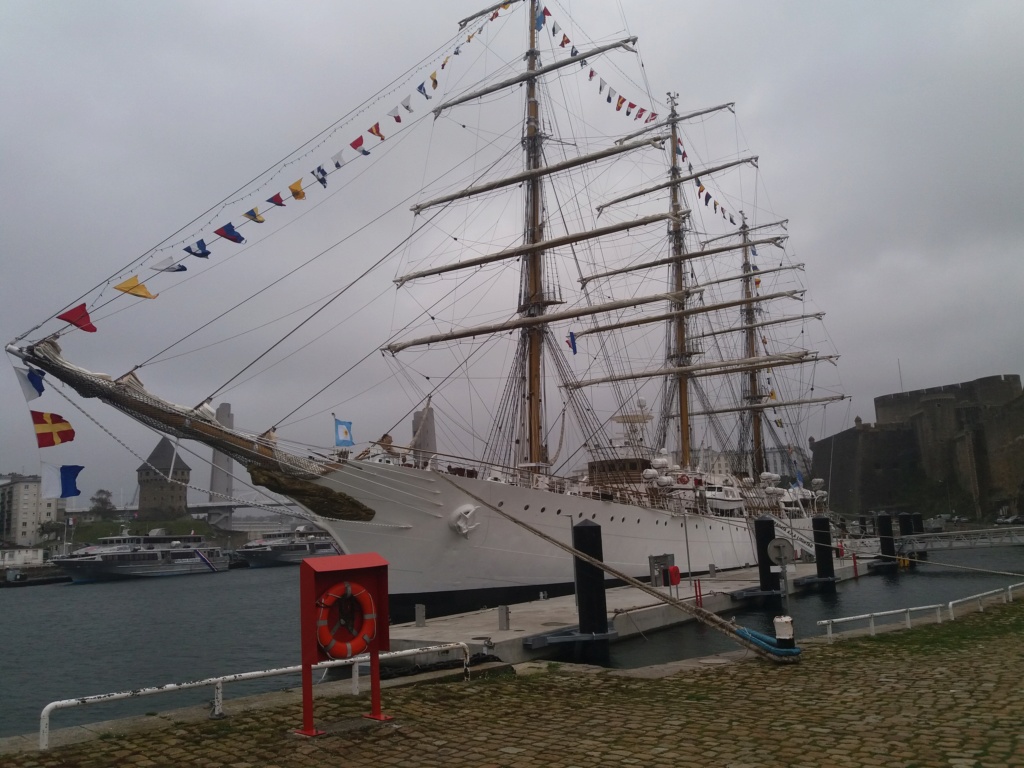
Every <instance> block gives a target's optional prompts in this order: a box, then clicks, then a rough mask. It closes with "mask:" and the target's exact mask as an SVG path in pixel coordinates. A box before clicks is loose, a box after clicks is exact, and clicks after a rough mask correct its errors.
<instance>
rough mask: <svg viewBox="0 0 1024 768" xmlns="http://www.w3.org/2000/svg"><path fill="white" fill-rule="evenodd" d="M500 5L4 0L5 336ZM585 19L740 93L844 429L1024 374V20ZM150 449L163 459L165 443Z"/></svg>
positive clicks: (129, 462)
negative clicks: (905, 393)
mask: <svg viewBox="0 0 1024 768" xmlns="http://www.w3.org/2000/svg"><path fill="white" fill-rule="evenodd" d="M483 5H484V4H482V3H476V2H469V1H467V0H447V2H445V3H424V2H406V1H405V0H401V1H399V0H395V1H394V2H388V1H387V0H381V2H378V3H375V4H360V5H356V4H352V3H344V4H342V3H337V2H305V3H294V4H288V5H287V6H283V5H281V4H270V3H262V2H258V1H257V2H251V1H250V2H244V3H243V2H217V3H210V2H161V1H159V0H151V1H150V2H146V3H138V2H134V1H125V2H107V1H94V2H88V3H70V2H47V1H46V0H42V1H40V0H32V1H31V2H29V1H28V0H25V1H24V2H12V1H11V0H0V13H2V15H3V19H4V22H3V24H2V25H0V64H2V71H3V73H4V76H3V78H2V79H0V104H2V105H3V108H2V110H0V140H2V141H0V179H3V183H4V187H5V190H4V191H5V195H4V204H3V206H2V207H0V259H2V266H3V272H2V274H3V277H2V279H0V329H2V335H3V337H4V340H5V341H8V340H11V339H13V338H14V337H15V336H17V335H19V334H21V333H22V332H24V331H26V330H28V329H29V328H31V327H32V326H33V325H35V324H36V323H38V322H40V321H41V320H43V319H45V318H46V317H47V316H49V314H50V313H51V312H52V311H54V310H55V309H57V308H59V307H61V306H64V305H65V304H67V303H68V302H70V301H71V300H72V299H74V298H75V297H77V296H78V295H80V293H82V292H84V290H85V289H87V288H89V287H91V286H93V285H94V284H95V283H97V282H98V281H100V280H101V279H102V278H104V277H106V276H107V275H108V274H109V273H110V272H111V271H113V270H115V269H116V268H117V267H119V266H120V265H122V264H125V263H127V262H128V261H130V260H131V259H132V258H134V257H135V256H137V255H139V254H140V253H142V252H144V251H145V250H146V249H147V248H149V247H150V246H152V245H154V244H156V243H157V242H159V241H160V240H162V239H163V238H164V237H165V236H167V235H169V234H171V233H172V232H174V231H175V230H177V229H178V228H179V227H181V226H183V225H185V224H187V223H188V222H189V221H191V220H192V218H194V217H195V216H197V215H199V214H200V213H201V212H202V211H204V210H205V209H206V208H207V207H208V206H210V205H212V204H214V203H215V202H216V201H218V200H220V199H221V198H223V197H224V196H226V195H228V194H229V193H230V192H231V191H232V190H234V189H235V188H236V187H239V186H241V185H242V184H244V183H245V182H246V181H248V180H249V179H250V178H252V177H254V176H256V175H257V174H259V173H260V172H261V171H263V170H264V169H265V168H267V167H268V166H270V165H271V164H272V163H273V162H275V161H276V160H278V159H279V158H281V157H284V156H285V155H287V154H288V153H289V152H291V151H292V150H293V149H294V148H295V147H298V146H300V145H301V144H302V143H303V142H304V141H306V140H307V139H309V138H310V137H312V136H314V135H315V134H316V133H317V132H318V131H320V130H321V129H322V128H325V127H326V126H328V125H330V124H332V123H333V122H334V121H335V120H337V119H338V118H339V117H341V116H342V115H344V114H346V113H347V112H348V111H349V110H351V109H352V108H354V107H355V106H356V105H358V104H359V103H360V102H362V101H363V100H364V99H365V98H367V97H369V96H370V95H371V94H373V93H375V92H377V91H378V90H379V89H381V88H382V87H384V86H385V85H386V84H387V83H389V82H390V81H391V80H392V78H394V77H396V76H397V75H399V74H400V73H401V72H403V71H405V70H406V69H407V68H408V67H409V66H411V65H412V64H413V63H415V62H416V61H418V60H419V59H421V58H423V57H424V56H427V55H428V54H429V53H431V52H432V51H434V50H435V49H436V48H437V47H438V46H440V45H442V44H443V43H444V42H445V41H446V40H448V39H449V38H450V37H451V36H452V35H453V34H454V33H455V30H456V22H457V21H458V20H459V19H461V18H462V17H463V16H467V15H469V14H471V13H473V12H475V11H477V10H480V9H481V8H482V7H483ZM552 5H553V7H554V4H552ZM562 7H563V8H565V9H567V12H568V13H571V15H572V18H574V19H575V21H576V22H577V23H579V24H582V25H583V28H584V29H585V30H586V32H587V33H588V34H589V35H590V36H592V37H593V38H597V39H612V38H614V37H615V36H616V35H617V34H619V33H620V32H622V31H623V30H626V29H628V31H629V32H630V33H632V34H636V35H638V36H639V38H640V40H639V44H638V45H639V50H640V52H641V55H642V58H643V63H644V66H645V74H646V78H647V80H648V82H649V83H650V85H651V89H652V91H653V92H654V93H656V94H663V93H664V92H665V91H667V90H677V91H679V92H680V101H681V105H682V107H683V108H684V109H689V108H697V107H702V106H707V105H713V104H719V103H722V102H725V101H735V102H736V104H737V106H736V110H737V116H738V117H737V124H738V126H739V128H740V130H741V131H742V138H743V140H744V142H745V143H746V145H747V146H749V148H750V150H751V151H752V152H754V153H755V154H758V155H759V156H760V158H761V160H760V169H761V173H762V179H763V183H764V185H765V188H766V189H767V192H768V194H769V195H770V198H771V207H772V208H773V209H774V210H775V211H777V212H779V213H781V214H782V215H784V216H785V217H787V218H788V219H789V220H790V230H789V231H790V242H789V249H790V251H791V253H793V254H794V255H795V258H796V260H798V261H802V262H805V263H806V264H807V272H806V274H805V275H804V276H803V278H804V281H805V283H806V285H807V287H808V289H809V291H810V294H811V295H813V301H814V304H815V305H816V306H817V307H818V308H820V309H822V310H824V311H825V312H827V317H826V319H825V323H826V326H827V328H828V330H829V333H830V335H831V338H832V340H833V342H834V344H835V347H836V348H837V350H838V351H839V353H840V354H841V355H842V357H841V359H840V361H839V371H840V376H841V380H842V387H843V389H844V390H845V392H846V393H847V394H849V395H850V396H851V397H852V404H851V405H850V406H849V407H847V406H846V405H845V404H844V405H842V406H841V407H837V408H833V409H832V410H831V411H830V422H829V424H828V426H827V429H828V430H829V431H837V430H839V429H843V428H846V427H848V426H852V422H853V418H854V416H857V415H859V416H861V417H863V418H864V419H865V420H866V421H871V420H873V419H874V409H873V404H872V400H873V398H874V397H876V396H878V395H882V394H886V393H891V392H896V391H899V390H900V389H901V388H902V389H916V388H923V387H932V386H938V385H941V384H947V383H952V382H958V381H965V380H970V379H974V378H978V377H982V376H990V375H995V374H1004V373H1005V374H1024V329H1022V321H1021V311H1020V303H1019V302H1020V296H1021V292H1022V289H1024V216H1021V214H1020V212H1019V210H1018V208H1019V206H1020V204H1021V202H1022V199H1024V149H1022V135H1024V132H1022V125H1024V88H1022V87H1021V82H1022V80H1024V45H1022V44H1021V40H1022V39H1024V3H1022V2H1018V1H1017V0H1007V1H1006V2H983V1H978V0H973V1H972V2H943V1H942V0H920V1H918V2H909V1H902V2H900V1H896V2H891V1H889V0H886V1H884V2H883V1H882V0H877V1H863V0H859V1H858V2H831V3H822V2H817V0H799V1H797V0H794V1H790V2H753V1H750V2H738V1H734V0H718V1H717V2H689V1H688V2H679V0H671V1H666V2H655V1H653V0H622V2H621V3H618V4H616V3H612V2H599V1H597V0H587V2H576V3H571V2H569V3H565V4H563V6H562ZM591 18H593V20H592V21H591ZM166 317H167V320H166V322H167V323H168V324H173V323H175V322H177V321H176V320H174V316H173V315H170V314H169V315H167V316H166ZM179 320H180V322H181V330H187V328H188V327H190V326H189V324H188V320H189V318H188V317H181V318H179ZM122 332H135V330H134V329H129V330H128V331H122ZM138 332H142V331H138ZM172 336H173V334H172ZM117 338H118V337H117V336H116V335H111V336H107V337H106V340H107V343H108V344H117V343H118V342H117ZM82 362H83V363H86V362H88V363H92V360H90V361H82ZM140 362H141V361H140ZM89 367H97V368H99V367H101V366H94V365H91V364H90V366H89ZM110 372H111V373H122V372H123V371H110ZM190 373H195V372H194V371H192V372H190ZM161 394H165V395H166V396H168V397H169V398H170V399H176V397H175V394H174V393H173V391H172V392H162V393H161ZM189 396H192V393H191V392H189V393H188V394H187V395H183V399H186V398H187V397H189ZM0 398H2V402H3V403H4V407H3V409H2V411H0V413H2V415H0V472H10V471H17V472H21V471H24V472H28V473H34V472H37V471H38V466H39V457H40V452H39V451H38V450H37V449H36V447H35V441H34V438H33V433H32V428H31V425H30V421H29V417H28V413H27V410H28V409H27V408H26V407H25V405H24V400H23V397H22V394H21V391H20V389H19V386H18V383H17V381H16V379H15V376H14V373H13V372H12V371H11V370H10V368H8V370H7V371H6V373H4V374H3V375H0ZM38 402H42V401H41V400H40V401H38ZM403 405H404V404H403ZM47 407H48V409H51V410H54V411H57V412H60V413H62V414H63V415H65V416H70V415H71V414H72V413H73V412H74V411H73V410H72V409H71V408H70V407H69V406H68V404H66V403H64V404H63V405H62V404H61V402H60V401H53V402H48V404H47ZM62 408H63V410H62ZM237 412H238V411H237V408H236V413H237ZM276 415H280V414H276ZM275 417H276V416H275ZM240 420H241V421H242V422H243V423H250V422H255V424H254V426H266V424H261V422H260V421H259V419H258V418H253V417H252V416H251V415H250V418H249V419H246V418H245V416H244V415H242V417H241V419H240ZM385 426H386V425H385ZM76 427H77V424H76ZM83 435H85V437H86V439H88V440H89V441H90V442H89V445H88V446H86V449H85V450H88V455H89V461H88V462H82V461H80V463H88V465H89V471H88V475H87V476H83V483H82V488H83V491H84V492H85V496H86V497H87V496H88V495H90V494H91V493H92V492H94V491H95V490H96V489H97V488H101V487H103V488H109V489H112V490H114V492H115V500H117V498H118V496H119V495H120V493H121V492H122V489H123V493H124V495H125V496H130V495H131V493H132V491H133V489H134V486H135V480H134V471H135V469H136V467H137V466H138V464H139V462H138V460H137V459H135V458H134V457H133V456H132V455H131V454H129V453H127V452H125V451H124V450H123V449H121V448H120V447H119V446H117V445H116V444H114V443H113V441H111V440H110V439H109V438H108V437H106V436H105V435H103V434H102V433H101V432H100V431H99V430H98V429H94V428H92V427H90V426H86V427H85V428H84V432H83ZM818 436H819V437H820V436H823V435H820V434H819V435H818ZM357 437H358V435H357ZM369 437H371V435H364V436H362V439H367V438H369ZM133 439H134V440H135V441H136V444H135V445H134V446H133V447H134V448H135V449H136V450H137V451H144V452H147V453H148V451H149V450H151V448H152V446H153V445H155V443H156V438H152V437H149V436H146V435H145V434H144V433H141V436H140V433H133ZM325 442H326V440H325ZM76 443H78V441H76ZM70 447H71V446H68V448H69V449H70ZM76 448H78V449H79V450H82V444H80V443H79V444H78V445H77V446H76ZM43 458H44V460H45V461H52V462H54V463H61V461H62V460H65V459H63V458H61V459H58V458H56V457H51V456H49V455H44V457H43ZM76 458H77V459H78V460H81V455H80V454H79V455H78V456H77V457H76ZM190 463H193V466H194V468H195V462H190Z"/></svg>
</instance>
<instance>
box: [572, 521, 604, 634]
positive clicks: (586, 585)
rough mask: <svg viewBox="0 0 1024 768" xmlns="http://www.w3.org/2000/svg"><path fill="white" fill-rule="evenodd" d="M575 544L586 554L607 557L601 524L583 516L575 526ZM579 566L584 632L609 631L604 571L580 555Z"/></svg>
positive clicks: (578, 597)
mask: <svg viewBox="0 0 1024 768" xmlns="http://www.w3.org/2000/svg"><path fill="white" fill-rule="evenodd" d="M572 545H573V547H575V548H576V549H578V550H579V551H580V552H582V553H584V554H585V555H590V556H591V557H593V558H595V559H596V560H601V561H602V562H603V561H604V548H603V547H602V545H601V526H600V525H598V524H597V523H594V522H591V521H590V520H583V521H582V522H580V523H577V524H576V525H574V526H573V527H572ZM573 565H574V566H575V569H576V603H577V607H578V610H579V613H580V634H583V635H588V634H592V633H599V634H604V633H605V632H607V631H608V603H607V601H606V599H605V593H604V571H602V570H601V569H600V568H597V567H595V566H593V565H591V564H590V563H587V562H585V561H583V560H580V559H579V558H573Z"/></svg>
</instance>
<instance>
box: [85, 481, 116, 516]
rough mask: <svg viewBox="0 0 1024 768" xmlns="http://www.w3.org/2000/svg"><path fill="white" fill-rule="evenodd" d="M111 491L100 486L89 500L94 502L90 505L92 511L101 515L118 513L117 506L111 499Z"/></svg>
mask: <svg viewBox="0 0 1024 768" xmlns="http://www.w3.org/2000/svg"><path fill="white" fill-rule="evenodd" d="M111 495H112V494H111V493H110V491H107V490H104V489H103V488H100V489H99V490H98V491H96V493H94V494H93V496H92V498H91V499H89V501H91V502H92V506H91V507H89V511H90V512H95V513H96V514H98V515H99V516H100V517H105V518H106V517H113V516H114V515H115V514H117V507H115V506H114V502H112V501H111V500H110V497H111Z"/></svg>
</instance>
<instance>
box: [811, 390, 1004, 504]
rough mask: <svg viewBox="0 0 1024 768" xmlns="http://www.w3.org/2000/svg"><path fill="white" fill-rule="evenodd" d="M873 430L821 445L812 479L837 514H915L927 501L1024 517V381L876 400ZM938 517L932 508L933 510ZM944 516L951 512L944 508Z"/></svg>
mask: <svg viewBox="0 0 1024 768" xmlns="http://www.w3.org/2000/svg"><path fill="white" fill-rule="evenodd" d="M875 418H876V422H875V423H874V424H866V423H864V422H863V421H862V420H861V419H860V418H859V417H858V418H857V419H855V420H854V424H855V426H854V427H853V428H852V429H848V430H845V431H844V432H839V433H837V434H835V435H832V436H831V437H827V438H824V439H822V440H818V441H817V442H815V443H813V445H812V450H813V452H814V475H815V477H822V478H826V479H827V480H828V481H829V482H828V489H829V498H830V503H831V506H832V508H833V509H835V510H837V511H840V512H844V513H848V514H857V515H860V514H865V513H867V512H868V511H872V510H878V509H891V510H898V509H907V510H908V511H927V510H924V509H916V510H915V509H914V508H915V507H920V505H921V503H922V501H923V500H924V499H926V498H928V497H929V496H931V497H933V498H934V497H936V496H937V497H938V499H939V500H940V501H945V504H940V508H943V507H945V505H946V504H951V501H950V499H955V498H960V499H963V500H967V499H969V500H970V503H969V508H967V509H964V508H963V507H962V506H961V508H960V509H959V510H958V511H959V513H960V514H966V515H967V516H969V517H974V518H978V519H980V518H982V517H986V516H991V515H993V514H996V513H997V512H999V511H1000V510H1006V511H1012V512H1014V513H1017V512H1020V509H1019V505H1020V502H1021V499H1022V498H1024V391H1022V388H1021V379H1020V376H1016V375H1003V376H987V377H985V378H982V379H976V380H974V381H968V382H962V383H959V384H948V385H945V386H941V387H931V388H929V389H919V390H915V391H913V392H898V393H896V394H891V395H883V396H881V397H876V398H875ZM933 511H934V510H933ZM943 511H945V509H943Z"/></svg>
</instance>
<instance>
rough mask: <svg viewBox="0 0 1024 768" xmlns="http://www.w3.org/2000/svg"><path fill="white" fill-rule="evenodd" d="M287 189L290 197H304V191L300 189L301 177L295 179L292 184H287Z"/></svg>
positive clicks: (297, 198)
mask: <svg viewBox="0 0 1024 768" xmlns="http://www.w3.org/2000/svg"><path fill="white" fill-rule="evenodd" d="M288 189H289V190H290V191H291V193H292V197H294V198H295V199H296V200H305V199H306V193H305V192H303V191H302V179H299V180H298V181H296V182H295V183H294V184H292V185H291V186H289V187H288Z"/></svg>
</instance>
